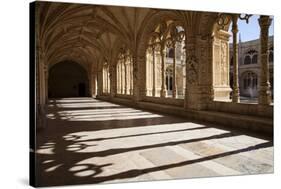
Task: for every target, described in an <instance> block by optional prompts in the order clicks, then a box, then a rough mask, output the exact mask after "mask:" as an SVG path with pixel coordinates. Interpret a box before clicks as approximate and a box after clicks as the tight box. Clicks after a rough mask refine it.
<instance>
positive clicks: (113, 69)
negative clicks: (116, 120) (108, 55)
mask: <svg viewBox="0 0 281 189" xmlns="http://www.w3.org/2000/svg"><path fill="white" fill-rule="evenodd" d="M115 65H116V64H115V63H113V62H111V64H110V65H109V80H110V85H109V86H110V97H111V98H114V97H115V94H116V92H117V87H116V85H117V79H116V78H117V76H116V75H117V74H116V73H117V72H116V70H117V69H116V66H115Z"/></svg>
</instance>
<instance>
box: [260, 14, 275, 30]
mask: <svg viewBox="0 0 281 189" xmlns="http://www.w3.org/2000/svg"><path fill="white" fill-rule="evenodd" d="M258 21H259V25H260V27H261V28H268V27H269V26H270V24H271V22H272V19H271V18H270V17H269V16H260V18H259V19H258Z"/></svg>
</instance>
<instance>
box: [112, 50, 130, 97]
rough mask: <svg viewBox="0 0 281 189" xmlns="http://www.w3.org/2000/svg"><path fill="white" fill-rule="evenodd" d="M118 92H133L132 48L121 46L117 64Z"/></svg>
mask: <svg viewBox="0 0 281 189" xmlns="http://www.w3.org/2000/svg"><path fill="white" fill-rule="evenodd" d="M116 73H117V74H116V75H117V94H125V95H132V94H133V60H132V54H131V52H130V50H128V49H125V48H121V49H120V52H119V55H118V60H117V64H116Z"/></svg>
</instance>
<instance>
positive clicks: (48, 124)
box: [30, 2, 274, 186]
mask: <svg viewBox="0 0 281 189" xmlns="http://www.w3.org/2000/svg"><path fill="white" fill-rule="evenodd" d="M30 13H31V17H30V18H31V19H30V20H31V23H33V24H31V38H33V39H31V44H30V45H31V51H34V52H35V54H34V57H31V65H32V63H34V65H35V66H34V69H35V70H34V71H35V72H34V73H36V74H34V76H31V79H32V78H33V79H34V81H35V93H34V99H33V101H34V106H35V107H36V113H35V118H36V127H34V128H31V129H34V132H36V135H35V137H34V138H31V143H32V144H33V146H32V148H33V151H32V152H31V153H32V154H33V155H34V156H31V157H35V159H33V160H34V166H35V169H34V170H33V171H32V170H31V176H32V179H31V184H32V185H35V186H52V185H66V184H85V183H104V182H105V183H113V182H128V181H148V180H161V179H176V178H194V177H210V176H222V175H244V174H259V173H272V172H273V106H274V105H273V103H272V98H271V96H272V94H271V90H270V78H269V60H268V57H269V48H270V47H269V45H268V41H269V40H268V38H269V37H268V31H269V27H270V25H271V24H272V18H271V17H269V16H264V15H262V16H259V19H258V23H259V28H258V30H259V31H260V49H258V52H256V53H257V54H258V56H257V57H258V59H257V62H258V64H260V73H259V75H258V76H259V78H257V80H258V81H259V82H258V95H257V99H258V100H257V102H256V103H245V102H240V92H239V81H238V79H239V78H238V48H237V34H238V31H239V27H238V24H237V23H238V20H242V21H244V22H248V21H249V18H250V16H251V15H247V14H234V13H216V12H200V11H185V10H166V9H155V8H134V7H118V6H102V5H86V4H70V3H55V2H35V3H32V4H31V6H30ZM32 32H33V34H32ZM32 42H33V43H32ZM230 43H231V51H230ZM230 57H232V58H231V61H232V66H231V69H230ZM31 69H32V68H31ZM230 70H232V75H233V77H232V80H233V81H232V85H230Z"/></svg>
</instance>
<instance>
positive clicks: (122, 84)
mask: <svg viewBox="0 0 281 189" xmlns="http://www.w3.org/2000/svg"><path fill="white" fill-rule="evenodd" d="M123 64H124V63H123V61H121V63H120V78H121V87H120V93H121V94H123V88H124V83H123V77H124V73H123V67H124V66H123Z"/></svg>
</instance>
